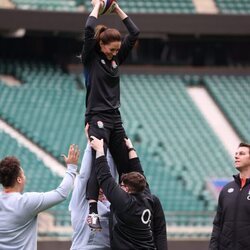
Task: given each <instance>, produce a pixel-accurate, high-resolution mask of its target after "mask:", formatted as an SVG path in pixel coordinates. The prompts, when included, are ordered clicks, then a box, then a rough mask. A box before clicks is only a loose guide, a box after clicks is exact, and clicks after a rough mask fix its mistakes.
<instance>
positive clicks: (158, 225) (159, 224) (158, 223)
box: [152, 195, 168, 250]
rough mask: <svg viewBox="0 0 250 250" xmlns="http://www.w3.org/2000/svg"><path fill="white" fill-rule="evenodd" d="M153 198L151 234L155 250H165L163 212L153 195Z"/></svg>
mask: <svg viewBox="0 0 250 250" xmlns="http://www.w3.org/2000/svg"><path fill="white" fill-rule="evenodd" d="M152 197H153V202H154V203H153V228H152V230H153V234H154V243H155V246H156V249H157V250H167V249H168V245H167V225H166V220H165V215H164V211H163V208H162V205H161V202H160V200H159V198H158V197H157V196H155V195H152Z"/></svg>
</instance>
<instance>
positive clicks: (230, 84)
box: [204, 75, 250, 141]
mask: <svg viewBox="0 0 250 250" xmlns="http://www.w3.org/2000/svg"><path fill="white" fill-rule="evenodd" d="M204 83H205V86H206V88H207V89H208V90H209V92H210V93H211V95H212V96H213V98H214V100H215V101H216V102H217V104H218V105H219V106H220V108H221V109H222V110H223V113H224V114H225V115H226V116H227V119H228V120H229V121H230V123H231V124H232V126H233V127H234V129H235V130H236V131H237V133H238V134H239V135H240V137H241V138H242V140H244V141H250V135H249V119H250V112H249V110H248V107H249V105H250V99H249V94H250V76H226V75H224V76H218V75H213V76H206V77H204Z"/></svg>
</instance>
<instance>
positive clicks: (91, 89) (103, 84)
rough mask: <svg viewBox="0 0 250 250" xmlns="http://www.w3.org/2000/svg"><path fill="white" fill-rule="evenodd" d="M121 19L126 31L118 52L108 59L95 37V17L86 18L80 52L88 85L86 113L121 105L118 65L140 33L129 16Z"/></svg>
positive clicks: (103, 110) (111, 108)
mask: <svg viewBox="0 0 250 250" xmlns="http://www.w3.org/2000/svg"><path fill="white" fill-rule="evenodd" d="M123 23H124V25H125V26H126V28H127V30H128V32H129V34H128V35H126V36H125V38H124V39H123V40H122V43H121V48H120V50H119V52H118V53H117V55H116V56H114V57H113V59H112V60H108V59H107V57H106V56H105V55H104V54H103V53H102V52H101V51H100V47H99V45H98V44H97V41H96V39H95V38H94V29H95V27H96V25H97V19H96V18H95V17H93V16H89V17H88V19H87V22H86V25H85V33H84V34H85V35H84V46H83V50H82V55H81V56H82V62H83V65H84V74H85V84H86V88H87V95H86V115H91V114H94V113H99V112H106V111H112V110H114V109H117V108H119V107H120V73H119V66H120V65H121V64H122V63H123V62H124V60H125V59H126V58H127V56H128V54H129V52H130V51H131V50H132V48H133V46H134V44H135V43H136V40H137V38H138V35H139V29H138V28H137V26H136V25H135V24H134V23H133V22H132V20H131V19H130V18H129V17H127V18H125V19H124V20H123Z"/></svg>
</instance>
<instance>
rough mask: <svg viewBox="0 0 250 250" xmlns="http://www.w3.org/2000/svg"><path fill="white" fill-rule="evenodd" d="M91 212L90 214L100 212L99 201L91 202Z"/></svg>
mask: <svg viewBox="0 0 250 250" xmlns="http://www.w3.org/2000/svg"><path fill="white" fill-rule="evenodd" d="M89 213H90V214H92V213H95V214H98V212H97V202H91V203H89Z"/></svg>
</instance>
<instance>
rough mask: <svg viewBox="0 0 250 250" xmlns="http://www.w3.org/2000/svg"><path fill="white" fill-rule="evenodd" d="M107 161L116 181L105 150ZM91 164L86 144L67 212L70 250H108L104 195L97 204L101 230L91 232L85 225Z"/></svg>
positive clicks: (106, 203) (106, 201) (111, 161)
mask: <svg viewBox="0 0 250 250" xmlns="http://www.w3.org/2000/svg"><path fill="white" fill-rule="evenodd" d="M107 160H108V163H109V166H110V171H111V174H112V176H113V177H114V178H115V179H118V174H117V172H116V166H115V164H114V161H113V158H112V156H111V154H110V152H109V150H107ZM91 162H92V152H91V147H90V145H89V144H87V147H86V149H85V152H84V155H83V158H82V164H81V168H80V173H79V175H77V176H76V180H75V183H74V190H73V193H72V197H71V201H70V204H69V210H70V212H71V224H72V228H73V231H74V232H73V236H72V245H71V248H70V249H71V250H90V249H91V250H97V249H98V250H108V249H110V239H109V216H110V203H109V201H108V200H107V198H106V197H105V196H104V195H99V200H98V202H97V206H98V211H99V215H100V222H101V225H102V230H101V231H100V232H96V231H91V228H90V227H89V226H88V224H87V218H88V214H89V204H88V200H87V198H86V186H87V182H88V179H89V176H90V171H91Z"/></svg>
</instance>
